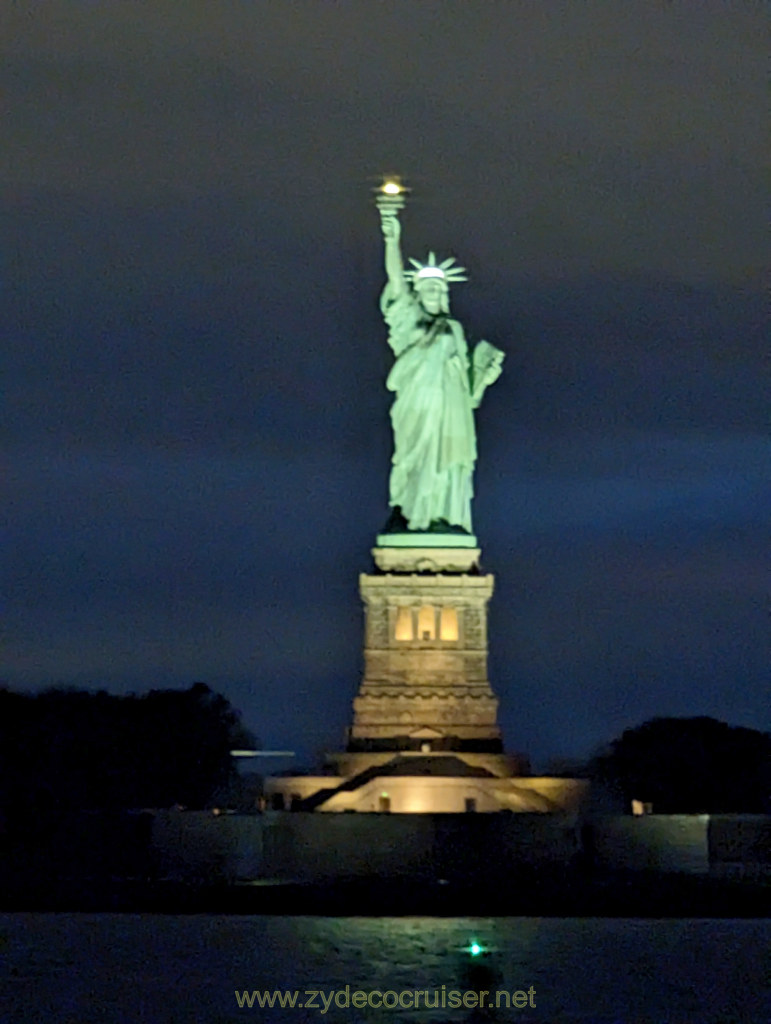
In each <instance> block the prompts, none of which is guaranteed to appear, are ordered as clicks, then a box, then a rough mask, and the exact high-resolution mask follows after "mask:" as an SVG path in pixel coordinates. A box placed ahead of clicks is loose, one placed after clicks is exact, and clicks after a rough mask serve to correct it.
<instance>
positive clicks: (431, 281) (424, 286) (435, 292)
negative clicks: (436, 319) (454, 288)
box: [418, 277, 444, 315]
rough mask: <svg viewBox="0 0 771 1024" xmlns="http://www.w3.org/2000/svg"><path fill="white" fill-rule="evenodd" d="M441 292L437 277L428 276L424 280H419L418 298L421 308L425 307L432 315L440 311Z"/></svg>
mask: <svg viewBox="0 0 771 1024" xmlns="http://www.w3.org/2000/svg"><path fill="white" fill-rule="evenodd" d="M443 294H444V289H443V288H442V285H441V283H440V282H439V280H438V279H437V278H435V277H429V278H426V280H424V281H421V283H420V289H419V291H418V298H419V299H420V303H421V305H422V306H423V309H425V311H426V312H427V313H431V314H433V315H435V314H437V313H441V311H442V296H443Z"/></svg>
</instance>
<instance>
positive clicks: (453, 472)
mask: <svg viewBox="0 0 771 1024" xmlns="http://www.w3.org/2000/svg"><path fill="white" fill-rule="evenodd" d="M402 191H403V190H402V188H401V186H400V185H398V184H397V183H395V182H386V183H385V184H384V185H383V187H382V189H381V190H380V194H379V195H378V197H377V200H376V202H377V206H378V209H379V211H380V219H381V226H382V230H383V238H384V240H385V269H386V274H387V276H388V282H387V284H386V286H385V289H384V290H383V294H382V297H381V301H380V307H381V310H382V312H383V317H384V319H385V322H386V324H387V325H388V331H389V334H388V343H389V345H390V346H391V348H392V350H393V353H394V355H395V357H396V362H395V363H394V365H393V368H392V369H391V372H390V373H389V375H388V380H387V381H386V387H387V388H388V390H389V391H393V392H394V393H395V395H396V397H395V399H394V402H393V405H392V407H391V425H392V428H393V434H394V454H393V459H392V463H393V466H392V469H391V478H390V482H389V505H390V506H391V509H392V513H391V519H390V520H389V524H388V526H387V527H386V531H387V532H394V531H399V530H404V529H405V524H406V528H407V529H409V530H411V531H418V532H428V531H430V532H439V533H441V532H466V533H471V498H472V496H473V484H472V476H473V472H474V463H475V462H476V457H477V447H476V431H475V427H474V412H473V410H474V409H476V408H477V406H478V405H479V403H480V401H481V400H482V395H483V393H484V391H485V388H486V387H487V386H488V385H489V384H492V383H493V382H494V381H495V380H496V379H497V378H498V377H499V376H500V373H501V363H502V362H503V352H501V351H500V349H497V348H494V347H493V346H492V345H490V344H489V343H488V342H486V341H480V342H479V343H478V344H477V346H476V348H475V349H474V353H473V357H471V358H470V357H469V351H468V345H467V343H466V337H465V334H464V332H463V327H462V326H461V324H460V323H459V322H458V321H457V320H454V319H453V318H452V317H451V316H450V307H449V284H450V283H452V282H454V281H465V280H466V278H465V277H464V276H463V271H464V268H463V267H458V266H455V260H454V259H453V258H452V257H451V258H449V259H446V260H444V261H443V262H441V263H437V262H436V257H435V256H434V254H433V253H430V254H429V257H428V261H427V262H426V263H425V264H423V263H420V262H418V261H417V260H413V259H411V260H410V263H411V264H412V266H413V268H414V269H411V270H410V269H408V270H405V268H404V264H403V262H402V255H401V247H400V236H401V224H400V222H399V217H398V211H399V209H400V208H401V207H402V206H403V198H402V196H401V195H400V193H401V192H402Z"/></svg>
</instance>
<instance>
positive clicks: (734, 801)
mask: <svg viewBox="0 0 771 1024" xmlns="http://www.w3.org/2000/svg"><path fill="white" fill-rule="evenodd" d="M589 774H590V775H591V776H592V778H593V779H595V780H596V781H598V782H601V783H602V784H604V785H605V786H607V787H608V788H609V789H611V790H612V791H614V792H616V793H617V794H618V795H619V796H620V797H621V798H623V800H624V803H625V805H626V808H627V809H629V806H630V803H631V801H632V800H633V799H635V800H640V801H643V802H645V803H651V804H652V805H653V811H654V812H655V813H657V814H740V813H745V814H769V813H771V735H769V734H768V733H764V732H759V731H757V730H755V729H747V728H743V727H741V726H731V725H726V723H725V722H719V721H717V720H716V719H714V718H654V719H651V720H650V721H648V722H645V723H643V725H640V726H637V727H636V728H634V729H627V730H626V732H624V733H623V734H622V735H621V736H620V737H619V738H618V739H616V740H614V741H613V742H612V743H611V744H610V745H609V747H608V749H607V750H605V751H604V752H603V753H602V754H600V755H599V756H598V757H596V758H595V759H594V761H593V762H592V763H591V765H590V770H589Z"/></svg>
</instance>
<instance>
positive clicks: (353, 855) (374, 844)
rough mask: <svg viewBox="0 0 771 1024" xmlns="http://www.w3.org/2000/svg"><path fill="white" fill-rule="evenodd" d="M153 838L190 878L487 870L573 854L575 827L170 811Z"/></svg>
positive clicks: (506, 818) (521, 819) (551, 821)
mask: <svg viewBox="0 0 771 1024" xmlns="http://www.w3.org/2000/svg"><path fill="white" fill-rule="evenodd" d="M153 845H154V848H155V850H156V853H157V855H158V857H159V859H160V862H161V864H162V865H163V868H164V871H165V874H166V875H167V876H169V877H176V878H184V879H188V880H192V881H197V880H204V879H211V880H221V881H234V880H236V879H239V878H240V879H250V878H251V879H258V878H265V879H280V880H285V881H289V880H295V881H317V880H321V879H325V878H337V877H351V876H367V875H377V876H381V877H382V876H424V877H426V878H432V879H433V878H443V877H447V878H457V877H462V878H465V879H473V878H475V877H478V878H480V879H482V878H489V876H490V874H491V873H498V874H510V873H511V872H512V871H516V868H517V866H518V865H520V866H524V865H527V866H537V865H539V864H551V865H554V864H565V863H568V862H569V861H570V860H571V859H572V857H573V856H574V855H575V853H576V851H577V833H576V829H575V827H574V825H573V823H572V821H569V820H567V819H564V818H562V817H561V816H558V815H544V814H506V813H503V814H495V815H492V814H436V815H434V814H314V813H312V812H311V813H306V812H302V811H299V812H275V813H271V812H267V813H265V814H259V815H245V814H244V815H239V814H234V815H219V816H216V815H213V814H212V813H211V812H205V811H179V812H175V811H164V812H161V813H159V814H158V815H157V816H156V819H155V824H154V828H153Z"/></svg>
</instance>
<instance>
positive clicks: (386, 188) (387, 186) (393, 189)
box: [380, 181, 403, 196]
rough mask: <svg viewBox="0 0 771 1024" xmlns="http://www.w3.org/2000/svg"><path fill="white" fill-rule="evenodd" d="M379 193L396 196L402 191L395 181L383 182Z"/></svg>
mask: <svg viewBox="0 0 771 1024" xmlns="http://www.w3.org/2000/svg"><path fill="white" fill-rule="evenodd" d="M380 191H381V192H385V194H386V195H387V196H398V195H399V193H400V192H402V191H403V189H402V187H401V185H400V184H399V183H398V182H397V181H384V182H383V187H382V188H381V190H380Z"/></svg>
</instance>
